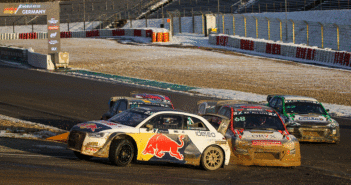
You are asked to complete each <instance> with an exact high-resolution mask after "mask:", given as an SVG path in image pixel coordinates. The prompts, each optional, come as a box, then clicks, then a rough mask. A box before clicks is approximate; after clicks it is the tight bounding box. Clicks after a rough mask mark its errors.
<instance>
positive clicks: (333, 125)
mask: <svg viewBox="0 0 351 185" xmlns="http://www.w3.org/2000/svg"><path fill="white" fill-rule="evenodd" d="M338 126H339V124H338V123H335V122H330V123H329V124H328V125H327V127H330V128H336V127H338Z"/></svg>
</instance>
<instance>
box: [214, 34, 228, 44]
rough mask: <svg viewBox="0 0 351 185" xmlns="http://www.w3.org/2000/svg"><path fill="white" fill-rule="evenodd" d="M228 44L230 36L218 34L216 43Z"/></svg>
mask: <svg viewBox="0 0 351 185" xmlns="http://www.w3.org/2000/svg"><path fill="white" fill-rule="evenodd" d="M227 44H228V36H222V35H220V36H217V37H216V45H220V46H226V45H227Z"/></svg>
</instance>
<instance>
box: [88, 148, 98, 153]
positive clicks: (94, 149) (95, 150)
mask: <svg viewBox="0 0 351 185" xmlns="http://www.w3.org/2000/svg"><path fill="white" fill-rule="evenodd" d="M86 150H89V151H92V152H97V151H98V149H96V148H90V147H87V148H86Z"/></svg>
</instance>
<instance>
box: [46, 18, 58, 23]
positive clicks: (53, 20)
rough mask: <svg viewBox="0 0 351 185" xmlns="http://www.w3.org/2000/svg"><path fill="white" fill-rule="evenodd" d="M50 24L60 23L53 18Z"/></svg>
mask: <svg viewBox="0 0 351 185" xmlns="http://www.w3.org/2000/svg"><path fill="white" fill-rule="evenodd" d="M48 22H49V23H50V24H56V23H58V20H56V19H55V18H51V19H50V20H48Z"/></svg>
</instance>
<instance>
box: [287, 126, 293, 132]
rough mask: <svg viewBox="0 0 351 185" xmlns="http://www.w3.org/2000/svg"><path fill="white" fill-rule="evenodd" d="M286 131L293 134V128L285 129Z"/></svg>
mask: <svg viewBox="0 0 351 185" xmlns="http://www.w3.org/2000/svg"><path fill="white" fill-rule="evenodd" d="M286 129H287V130H288V132H289V133H291V132H294V128H292V127H287V128H286Z"/></svg>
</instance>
